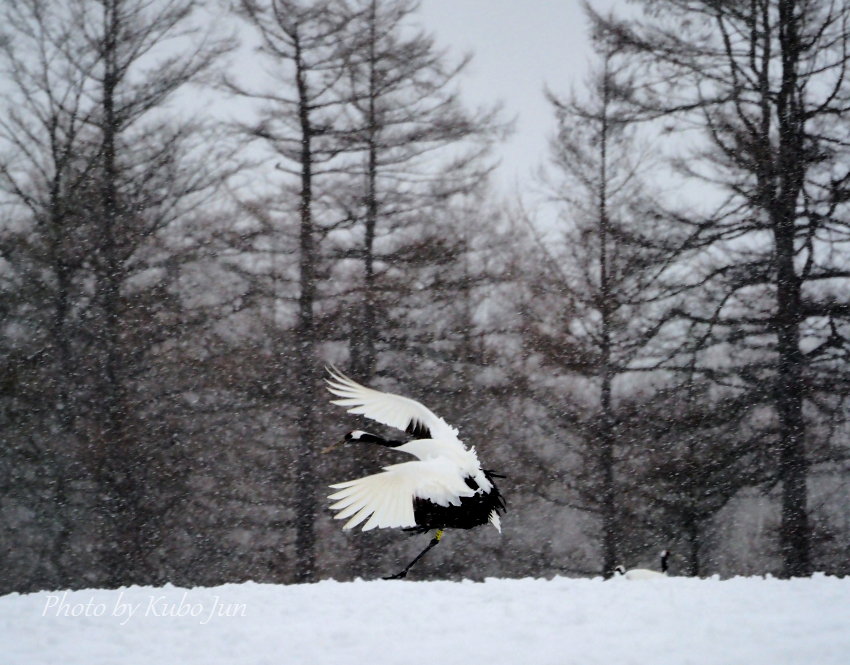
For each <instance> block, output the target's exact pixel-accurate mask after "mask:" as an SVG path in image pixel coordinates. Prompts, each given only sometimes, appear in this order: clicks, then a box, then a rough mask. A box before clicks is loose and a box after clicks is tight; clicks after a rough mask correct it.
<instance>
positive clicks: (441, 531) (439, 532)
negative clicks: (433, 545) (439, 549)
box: [434, 529, 443, 543]
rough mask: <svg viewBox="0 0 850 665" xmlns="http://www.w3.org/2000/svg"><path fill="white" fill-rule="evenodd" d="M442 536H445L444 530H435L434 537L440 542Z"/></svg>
mask: <svg viewBox="0 0 850 665" xmlns="http://www.w3.org/2000/svg"><path fill="white" fill-rule="evenodd" d="M442 537H443V530H442V529H437V530H436V531H435V532H434V538H436V539H437V542H438V543H439V542H440V539H441V538H442Z"/></svg>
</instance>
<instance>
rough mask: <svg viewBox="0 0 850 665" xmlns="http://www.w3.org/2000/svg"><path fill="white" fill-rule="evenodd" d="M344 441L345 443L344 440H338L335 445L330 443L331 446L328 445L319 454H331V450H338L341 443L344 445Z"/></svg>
mask: <svg viewBox="0 0 850 665" xmlns="http://www.w3.org/2000/svg"><path fill="white" fill-rule="evenodd" d="M345 441H346V440H345V439H340V440H339V441H337V442H336V443H332V444H331V445H329V446H327V447H325V448H322V449H321V450H320V451H319V452H320V453H321V454H322V455H327V454H328V453H329V452H331V451H332V450H334V449H336V448H339V447H340V446H341V445H342V444H343V443H345Z"/></svg>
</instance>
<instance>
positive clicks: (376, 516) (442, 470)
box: [328, 459, 475, 531]
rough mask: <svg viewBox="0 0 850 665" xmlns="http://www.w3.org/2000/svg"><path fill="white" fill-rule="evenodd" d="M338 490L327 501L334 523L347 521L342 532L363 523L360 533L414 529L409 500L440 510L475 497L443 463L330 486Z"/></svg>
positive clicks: (391, 469)
mask: <svg viewBox="0 0 850 665" xmlns="http://www.w3.org/2000/svg"><path fill="white" fill-rule="evenodd" d="M331 488H333V489H336V490H339V491H338V492H335V493H334V494H331V495H330V496H329V497H328V498H329V499H331V500H332V501H335V503H334V504H333V505H331V510H338V511H339V512H338V513H337V514H336V515H334V518H335V519H338V520H341V519H345V518H347V517H350V518H351V519H349V520H348V522H346V523H345V526H343V527H342V528H343V529H352V528H354V527H355V526H357V525H358V524H360V523H361V522H362V521H363V520H367V518H368V520H367V521H366V523H365V524H364V525H363V531H369V530H370V529H374V528H376V527H378V528H382V529H383V528H405V527H414V526H416V520H415V519H414V515H413V500H414V499H415V498H420V499H427V500H428V501H431V502H432V503H435V504H437V505H441V506H448V505H459V504H460V500H461V498H462V497H469V496H472V495H473V494H475V490H473V489H471V488H470V487H469V486H468V485H467V484H466V483H465V482H464V479H463V477H462V476H461V474H460V473H459V472H458V469H457V467H456V466H455V465H454V464H452V463H451V462H450V461H448V460H446V459H433V460H426V461H417V462H402V463H401V464H393V465H391V466H386V467H384V470H383V471H382V472H381V473H376V474H374V475H371V476H365V477H363V478H358V479H357V480H349V481H348V482H344V483H337V484H336V485H331Z"/></svg>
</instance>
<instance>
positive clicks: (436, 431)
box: [326, 367, 463, 446]
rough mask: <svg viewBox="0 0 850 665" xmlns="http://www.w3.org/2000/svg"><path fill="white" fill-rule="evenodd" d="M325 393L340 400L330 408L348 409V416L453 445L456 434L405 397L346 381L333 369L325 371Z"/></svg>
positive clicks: (418, 437)
mask: <svg viewBox="0 0 850 665" xmlns="http://www.w3.org/2000/svg"><path fill="white" fill-rule="evenodd" d="M327 370H328V374H330V375H331V378H330V379H326V381H327V384H328V390H329V391H330V392H331V393H333V394H334V395H336V396H337V397H341V398H342V399H335V400H331V404H336V405H338V406H346V407H350V408H349V409H348V413H354V414H358V415H363V416H366V417H367V418H371V419H372V420H376V421H378V422H379V423H383V424H384V425H389V426H390V427H395V428H396V429H400V430H404V431H405V432H407V433H408V434H410V435H411V436H413V437H415V438H417V439H444V440H446V441H457V443H458V444H459V445H461V446H462V445H463V444H461V443H460V440H459V439H458V438H457V430H456V429H455V428H454V427H452V426H451V425H449V424H448V423H447V422H446V421H445V420H443V419H442V418H440V417H439V416H438V415H436V414H434V413H433V412H432V411H431V410H430V409H429V408H427V407H426V406H423V405H422V404H420V403H419V402H417V401H416V400H413V399H410V398H409V397H402V396H401V395H396V394H394V393H384V392H381V391H380V390H374V389H373V388H367V387H366V386H362V385H360V384H359V383H357V382H356V381H354V380H352V379H349V378H348V377H347V376H345V374H343V373H342V372H340V371H339V370H338V369H336V368H331V367H329V368H327Z"/></svg>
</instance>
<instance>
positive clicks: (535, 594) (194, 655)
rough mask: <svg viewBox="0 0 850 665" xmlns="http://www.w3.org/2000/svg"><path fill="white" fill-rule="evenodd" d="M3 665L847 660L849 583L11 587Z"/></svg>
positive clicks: (0, 640)
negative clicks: (28, 590)
mask: <svg viewBox="0 0 850 665" xmlns="http://www.w3.org/2000/svg"><path fill="white" fill-rule="evenodd" d="M0 663H3V664H4V665H13V664H14V665H18V664H20V665H38V664H41V663H43V664H45V665H46V664H48V663H49V664H50V665H60V664H61V665H75V664H77V663H79V664H86V665H94V664H99V663H109V664H110V665H113V664H117V663H122V664H127V665H136V664H140V665H141V664H144V665H152V664H156V665H182V664H184V663H198V664H203V665H219V664H225V663H226V664H228V665H230V664H235V663H238V664H240V665H247V664H250V665H259V664H262V663H269V664H274V665H291V664H300V663H304V664H305V665H322V664H329V665H330V664H332V665H360V664H364V665H365V664H369V665H384V664H399V665H401V664H405V665H418V664H425V663H427V664H428V665H435V664H440V665H452V664H455V663H457V664H463V665H475V664H481V665H491V664H502V663H505V664H530V665H542V664H549V663H551V664H553V665H555V664H557V665H566V664H569V663H576V664H581V665H589V664H592V663H600V664H604V665H621V664H627V663H636V664H638V663H639V664H640V665H648V664H650V665H666V664H670V665H686V664H702V663H712V664H720V663H729V664H730V665H731V664H735V665H740V664H746V665H761V664H764V665H780V664H783V663H795V664H800V665H804V664H805V665H832V664H835V665H848V663H850V578H848V579H836V578H830V577H825V576H822V575H816V576H815V577H813V578H812V579H798V580H791V581H783V580H777V579H761V578H736V579H732V580H726V581H721V580H717V579H710V580H698V579H686V578H670V579H660V580H650V581H641V582H630V581H628V580H624V579H622V578H621V579H617V580H612V581H609V582H603V581H602V580H599V579H595V580H587V579H567V578H555V579H553V580H539V579H524V580H502V579H499V580H496V579H492V580H487V581H486V582H485V583H483V584H481V583H473V582H463V583H453V582H412V581H392V582H384V581H375V582H361V581H357V582H352V583H338V582H332V581H327V582H320V583H318V584H312V585H298V586H276V585H265V584H253V583H247V584H233V585H225V586H220V587H215V588H197V589H179V588H176V587H165V588H161V589H160V588H143V587H131V588H127V589H119V590H116V591H103V590H97V589H94V590H85V591H75V592H58V593H47V592H44V593H35V594H28V595H18V594H11V595H8V596H3V597H0Z"/></svg>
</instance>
